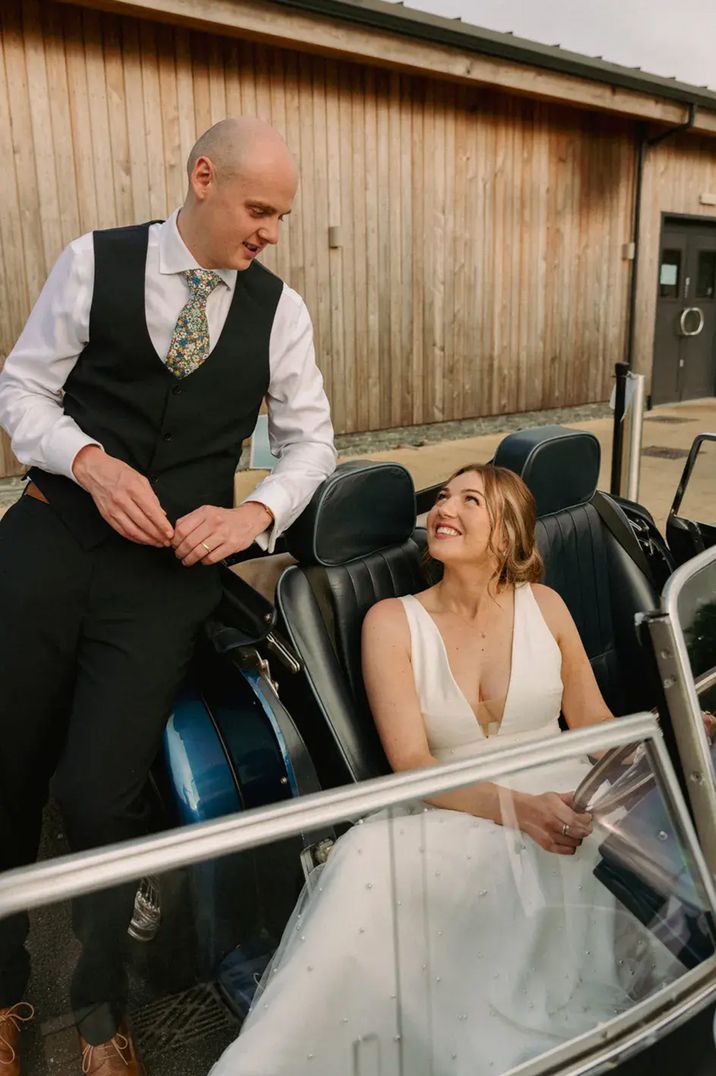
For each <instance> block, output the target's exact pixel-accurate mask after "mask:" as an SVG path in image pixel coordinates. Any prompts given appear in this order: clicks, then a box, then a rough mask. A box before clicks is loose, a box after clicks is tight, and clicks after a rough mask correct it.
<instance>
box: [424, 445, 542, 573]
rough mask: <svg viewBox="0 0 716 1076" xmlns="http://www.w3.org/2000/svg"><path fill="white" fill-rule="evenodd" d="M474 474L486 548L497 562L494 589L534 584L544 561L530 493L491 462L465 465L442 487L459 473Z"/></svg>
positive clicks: (514, 477)
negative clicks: (486, 524) (481, 497)
mask: <svg viewBox="0 0 716 1076" xmlns="http://www.w3.org/2000/svg"><path fill="white" fill-rule="evenodd" d="M472 473H474V474H478V475H479V476H480V477H481V478H482V483H483V487H484V490H485V505H486V507H487V515H488V518H489V520H490V540H489V543H488V549H489V550H490V552H491V553H492V554H493V555H494V556H495V558H496V559H497V564H498V567H497V571H496V572H495V578H496V586H497V590H502V589H503V588H504V587H508V586H513V587H514V586H517V584H518V583H537V582H539V580H540V579H541V578H542V575H543V573H544V562H543V560H542V557H541V555H540V552H539V550H538V549H537V544H536V541H535V527H536V525H537V505H536V504H535V499H534V497H533V496H532V493H531V492H530V490H529V489H528V488H527V486H526V485H525V483H524V482H523V481H522V479H521V478H520V477H519V475H516V474H515V473H514V471H508V469H507V468H506V467H495V466H494V465H493V464H492V463H468V464H466V465H465V466H464V467H460V468H459V469H458V470H457V471H455V472H454V473H453V474H451V475H450V477H449V478H448V480H447V482H446V483H445V485H446V486H447V485H449V484H450V482H452V480H453V478H457V477H458V476H459V475H462V474H472Z"/></svg>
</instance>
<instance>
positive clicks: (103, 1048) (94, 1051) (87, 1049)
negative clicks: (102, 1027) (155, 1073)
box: [0, 1023, 144, 1076]
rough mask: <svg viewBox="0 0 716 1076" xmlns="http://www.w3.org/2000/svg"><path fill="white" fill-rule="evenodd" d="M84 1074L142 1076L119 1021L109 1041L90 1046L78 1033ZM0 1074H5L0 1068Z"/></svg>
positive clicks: (128, 1039) (92, 1075)
mask: <svg viewBox="0 0 716 1076" xmlns="http://www.w3.org/2000/svg"><path fill="white" fill-rule="evenodd" d="M80 1046H81V1047H82V1072H83V1073H84V1076H144V1069H143V1068H142V1066H141V1065H140V1063H139V1058H138V1057H137V1051H136V1050H135V1048H134V1042H133V1041H132V1036H131V1035H130V1034H129V1030H128V1028H127V1025H126V1024H125V1023H121V1024H120V1025H119V1027H118V1028H117V1031H116V1033H115V1034H114V1035H113V1036H112V1038H111V1039H110V1040H109V1042H103V1043H101V1044H100V1045H99V1046H92V1045H91V1043H89V1042H87V1040H86V1039H83V1038H82V1036H81V1035H80ZM0 1076H5V1074H4V1073H3V1072H2V1070H1V1069H0Z"/></svg>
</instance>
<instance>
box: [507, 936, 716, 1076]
mask: <svg viewBox="0 0 716 1076" xmlns="http://www.w3.org/2000/svg"><path fill="white" fill-rule="evenodd" d="M714 1001H716V957H712V958H711V959H710V960H708V961H707V962H706V963H705V964H702V965H701V966H700V967H698V968H695V969H693V971H690V972H687V973H686V974H685V975H683V976H682V977H681V978H680V979H679V980H678V982H677V983H674V984H673V986H670V987H667V988H666V989H665V990H661V991H660V992H659V993H658V994H657V995H656V996H655V997H654V998H648V999H647V1000H646V1001H643V1002H641V1003H640V1004H639V1005H635V1006H634V1008H633V1009H628V1010H627V1011H626V1012H625V1013H622V1015H621V1016H619V1017H615V1019H614V1020H613V1021H610V1022H609V1024H608V1026H607V1027H606V1028H595V1029H593V1030H592V1031H589V1032H587V1033H586V1034H585V1035H582V1036H581V1037H580V1038H579V1039H574V1040H572V1042H568V1043H565V1044H564V1046H558V1047H556V1049H554V1050H550V1051H549V1053H547V1054H542V1055H540V1056H539V1057H536V1058H534V1060H532V1061H528V1062H526V1063H525V1064H523V1065H519V1066H518V1067H517V1068H514V1069H511V1070H510V1073H509V1076H598V1074H599V1073H603V1072H613V1071H614V1070H615V1068H616V1067H617V1066H619V1065H621V1064H622V1063H623V1062H625V1061H627V1060H628V1059H629V1058H630V1057H633V1056H634V1055H635V1054H638V1053H640V1052H641V1050H643V1049H644V1048H645V1047H647V1046H650V1045H653V1043H655V1042H658V1041H659V1039H662V1038H664V1036H665V1035H667V1034H669V1033H670V1032H671V1031H675V1030H676V1028H678V1027H680V1026H681V1025H682V1024H684V1023H685V1022H686V1021H687V1020H689V1019H691V1017H693V1016H696V1015H697V1014H698V1013H700V1012H701V1010H702V1009H705V1008H706V1006H707V1005H710V1004H712V1003H713V1002H714ZM635 1017H637V1018H639V1017H641V1020H640V1021H639V1022H638V1023H637V1024H636V1026H634V1018H635ZM590 1052H591V1056H587V1055H588V1054H590ZM575 1054H577V1056H576V1057H575V1056H574V1055H575ZM570 1056H571V1060H570Z"/></svg>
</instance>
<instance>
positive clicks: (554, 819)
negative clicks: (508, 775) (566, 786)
mask: <svg viewBox="0 0 716 1076" xmlns="http://www.w3.org/2000/svg"><path fill="white" fill-rule="evenodd" d="M573 800H574V796H573V793H571V792H543V793H541V795H538V796H534V795H529V794H527V793H525V794H520V793H518V794H516V795H515V814H516V817H517V825H518V826H519V828H520V829H521V830H522V832H523V833H526V834H527V835H528V836H530V837H531V838H532V840H533V841H535V842H536V843H537V844H538V845H539V846H540V848H544V850H545V851H546V852H554V853H556V854H557V855H561V856H572V855H574V853H575V851H576V850H577V848H578V847H579V845H580V844H581V843H582V841H583V840H584V838H585V837H588V836H589V834H590V833H591V832H592V816H591V815H590V814H576V813H575V811H573V810H572V803H573ZM565 828H566V833H565V832H563V831H564V829H565Z"/></svg>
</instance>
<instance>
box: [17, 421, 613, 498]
mask: <svg viewBox="0 0 716 1076" xmlns="http://www.w3.org/2000/svg"><path fill="white" fill-rule="evenodd" d="M609 414H611V411H610V409H609V405H608V404H606V403H595V404H583V405H582V406H581V407H559V408H552V409H551V410H548V411H521V412H519V413H518V414H514V415H492V416H490V417H488V418H464V419H459V420H456V421H454V422H431V423H427V424H425V425H423V426H398V427H396V428H395V429H392V430H372V431H369V432H367V433H341V434H339V435H338V436H337V437H336V448H337V450H338V455H339V456H354V455H356V454H359V453H361V452H384V451H390V449H392V448H406V447H410V448H416V447H417V448H419V447H421V446H422V445H429V444H435V443H437V442H440V441H457V440H460V439H461V438H464V437H479V436H480V435H481V434H484V433H501V432H502V431H504V432H505V433H507V432H509V430H518V429H520V428H521V427H522V426H547V425H548V424H549V423H552V422H558V423H569V422H586V421H588V420H589V419H591V418H603V417H604V416H605V415H609ZM247 444H248V443H247ZM248 460H249V454H248V450H247V449H245V450H244V453H243V454H242V458H241V467H240V469H241V470H244V469H246V468H247V467H248ZM23 488H24V481H23V480H22V478H2V479H0V509H2V508H7V507H9V506H10V505H11V504H13V503H14V502H15V501H16V500H17V498H18V497H19V496H20V494H21V493H22V491H23Z"/></svg>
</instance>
